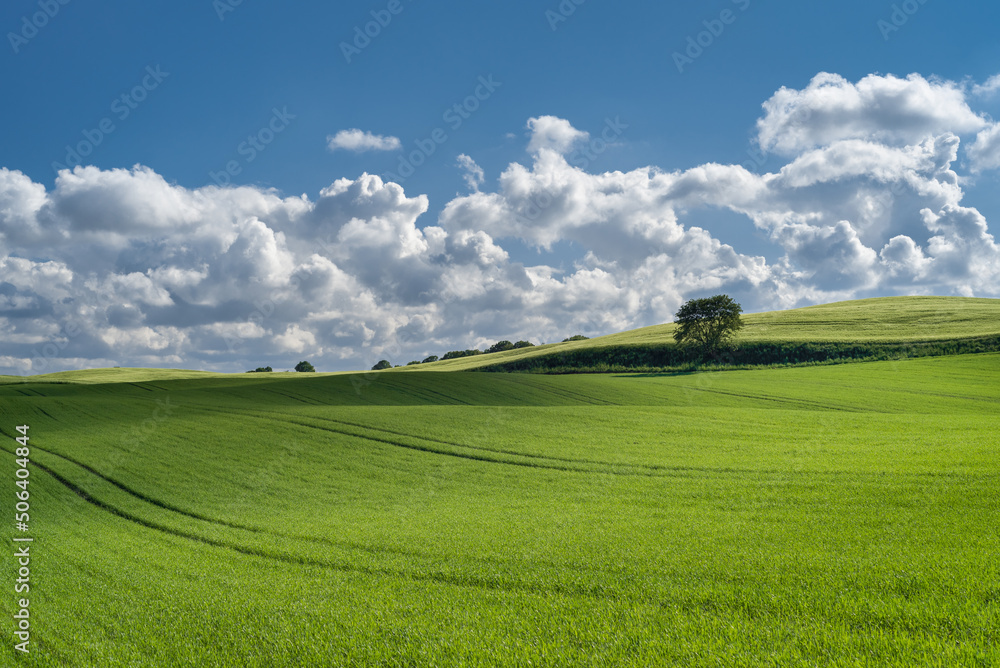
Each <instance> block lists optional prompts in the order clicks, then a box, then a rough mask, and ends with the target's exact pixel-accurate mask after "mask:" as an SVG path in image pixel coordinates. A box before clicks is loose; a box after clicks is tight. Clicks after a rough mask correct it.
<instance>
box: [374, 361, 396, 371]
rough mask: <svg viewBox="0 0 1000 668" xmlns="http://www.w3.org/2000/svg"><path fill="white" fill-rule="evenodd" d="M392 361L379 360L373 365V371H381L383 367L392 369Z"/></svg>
mask: <svg viewBox="0 0 1000 668" xmlns="http://www.w3.org/2000/svg"><path fill="white" fill-rule="evenodd" d="M391 368H392V363H391V362H390V361H389V360H379V361H378V362H377V363H376V364H375V366H373V367H372V371H381V370H382V369H391Z"/></svg>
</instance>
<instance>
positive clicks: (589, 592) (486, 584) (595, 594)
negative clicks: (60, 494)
mask: <svg viewBox="0 0 1000 668" xmlns="http://www.w3.org/2000/svg"><path fill="white" fill-rule="evenodd" d="M32 466H33V467H35V468H37V469H39V470H41V471H43V472H45V473H47V474H48V475H50V476H51V477H52V479H53V480H55V481H56V482H58V483H59V484H61V485H62V486H63V487H65V488H66V489H68V490H69V491H71V492H73V494H75V495H76V496H77V497H79V498H80V499H82V500H83V501H85V502H86V503H88V504H90V505H92V506H94V507H96V508H98V509H100V510H102V511H104V512H106V513H109V514H111V515H113V516H115V517H118V518H120V519H123V520H125V521H127V522H130V523H133V524H137V525H139V526H142V527H144V528H147V529H150V530H151V531H156V532H158V533H162V534H166V535H170V536H174V537H177V538H183V539H186V540H190V541H192V542H197V543H201V544H204V545H208V546H211V547H217V548H221V549H227V550H232V551H233V552H237V553H239V554H243V555H245V556H250V557H257V558H261V559H267V560H270V561H276V562H279V563H285V564H290V565H293V566H313V567H316V568H322V569H325V570H333V571H337V572H342V573H360V574H365V575H373V576H379V577H393V578H403V579H406V580H412V581H417V582H435V583H439V584H445V585H451V586H456V587H471V588H476V589H484V590H490V591H505V592H511V593H514V592H520V593H530V594H557V595H563V596H583V597H588V598H596V599H603V600H612V599H617V598H619V597H618V596H615V595H613V594H611V593H610V592H608V591H607V589H606V588H604V587H601V586H600V585H593V586H591V587H580V586H559V585H557V586H542V585H535V584H530V583H516V582H509V581H502V580H501V578H500V577H495V578H486V577H480V576H472V575H467V576H460V575H449V574H446V573H427V574H424V573H414V572H408V571H405V570H395V569H392V568H379V567H365V566H360V565H357V564H353V565H352V564H346V563H335V562H332V561H323V560H321V559H317V558H315V557H311V556H307V555H294V554H285V553H277V552H270V551H268V550H265V549H262V548H255V547H251V546H247V545H240V544H237V543H232V542H229V541H225V540H220V539H217V538H209V537H207V536H200V535H198V534H196V533H192V532H189V531H183V530H181V529H176V528H174V527H169V526H164V525H163V524H160V523H158V522H154V521H152V520H149V519H145V518H142V517H139V516H138V515H135V514H133V513H130V512H128V511H126V510H122V509H121V508H118V507H116V506H114V505H112V504H110V503H108V502H106V501H103V500H101V499H99V498H97V497H95V496H93V495H91V494H90V493H89V492H88V491H87V490H85V489H84V488H82V487H81V486H79V485H77V484H76V483H74V482H73V481H72V480H70V479H69V478H66V477H65V476H63V475H61V474H60V473H58V472H56V471H55V470H53V469H51V468H50V467H48V466H45V465H44V464H40V463H38V462H36V461H32ZM270 535H272V536H274V537H277V538H296V539H300V540H301V539H304V540H315V541H317V542H324V543H329V544H332V545H335V546H337V547H343V546H344V545H340V544H337V543H334V542H332V541H324V540H322V539H318V538H317V539H310V538H302V537H293V536H284V535H281V534H270ZM347 547H349V548H357V546H355V545H352V544H347ZM361 549H365V551H368V552H371V553H373V554H376V555H377V554H378V553H383V552H389V553H397V554H402V555H406V556H418V557H427V555H422V554H419V553H414V552H406V551H403V550H393V549H391V548H371V547H368V548H361ZM478 561H483V560H478ZM488 561H489V560H486V562H487V563H488Z"/></svg>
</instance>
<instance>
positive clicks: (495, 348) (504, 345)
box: [486, 341, 514, 353]
mask: <svg viewBox="0 0 1000 668" xmlns="http://www.w3.org/2000/svg"><path fill="white" fill-rule="evenodd" d="M505 350H514V344H513V343H511V342H510V341H497V342H496V343H494V344H493V345H492V346H490V347H489V348H488V349H487V350H486V352H487V353H502V352H503V351H505Z"/></svg>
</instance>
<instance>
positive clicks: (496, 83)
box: [0, 0, 1000, 373]
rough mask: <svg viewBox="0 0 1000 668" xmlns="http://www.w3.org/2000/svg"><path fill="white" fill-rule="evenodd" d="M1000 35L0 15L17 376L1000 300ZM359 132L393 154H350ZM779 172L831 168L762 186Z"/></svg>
mask: <svg viewBox="0 0 1000 668" xmlns="http://www.w3.org/2000/svg"><path fill="white" fill-rule="evenodd" d="M675 5H682V6H675ZM46 12H47V14H46ZM378 19H381V21H382V23H383V24H385V25H377V24H375V23H372V22H373V21H377V20H378ZM998 19H1000V7H995V6H993V5H984V4H982V3H970V2H954V3H944V2H940V0H926V1H925V2H923V3H921V2H919V0H910V1H909V2H904V3H891V2H887V3H880V2H870V1H868V2H860V1H848V2H840V3H793V2H771V3H764V2H761V1H758V0H719V1H716V2H706V3H654V2H634V3H601V2H597V1H596V0H586V1H585V2H582V3H579V4H577V2H574V1H573V0H565V1H564V2H562V3H559V2H554V1H553V2H516V1H515V2H506V3H486V2H478V3H468V2H465V3H457V2H435V3H430V2H420V0H398V2H389V0H382V1H376V2H365V3H320V2H300V3H294V4H292V5H280V6H279V5H276V4H273V3H261V2H253V1H252V0H244V1H243V2H241V3H239V4H238V5H237V4H234V0H219V1H218V2H214V3H213V2H212V1H210V0H200V1H198V2H181V3H165V2H146V3H125V2H107V3H102V4H101V5H100V6H94V5H93V3H84V2H80V1H79V0H70V1H69V2H66V3H65V4H62V3H61V2H59V0H41V2H39V1H38V0H35V1H34V2H22V1H20V0H18V1H14V2H8V3H6V4H5V5H4V7H3V9H2V10H0V27H2V28H3V31H4V34H5V36H6V39H5V44H4V47H3V49H2V50H3V54H2V56H0V57H2V58H3V59H4V66H3V69H2V74H0V77H2V79H0V80H2V83H3V86H4V90H5V92H6V99H7V100H8V104H7V105H5V118H6V121H7V122H6V123H5V124H4V129H3V132H2V133H0V156H2V162H0V168H2V169H4V170H6V171H5V173H4V174H5V178H4V179H3V180H0V234H2V235H3V236H2V237H0V244H2V245H0V258H3V260H2V261H3V262H4V264H3V269H2V271H0V299H3V301H2V302H0V334H2V336H0V372H7V373H37V372H42V371H51V370H56V369H61V368H76V367H79V366H102V365H107V364H111V363H115V364H122V365H147V366H149V365H155V366H179V367H192V368H211V369H219V370H227V371H238V370H241V369H242V368H243V367H248V368H249V367H253V366H257V365H258V363H259V364H270V365H272V366H274V367H275V368H288V367H290V366H292V365H294V363H295V362H296V361H298V358H306V357H308V358H309V359H311V360H313V361H314V362H317V361H318V362H319V363H318V364H317V366H318V367H320V368H322V369H329V370H333V369H348V368H362V367H367V366H370V365H371V364H372V363H373V362H374V361H376V360H377V359H379V358H380V357H386V356H388V357H391V359H392V361H393V362H395V363H405V362H406V361H409V360H410V359H414V358H420V357H421V356H424V355H425V354H440V353H442V352H444V351H445V350H449V349H455V348H465V347H470V346H474V345H481V344H483V343H485V342H489V341H495V340H497V339H500V338H511V339H513V338H515V337H516V338H530V339H531V340H534V341H536V342H537V341H541V340H548V341H551V340H558V339H559V338H562V337H563V336H569V335H571V334H575V333H580V332H582V333H586V334H591V335H594V334H601V333H609V332H611V331H615V330H617V329H624V328H628V327H634V326H641V325H647V324H653V323H654V322H662V321H668V320H669V319H670V314H671V313H672V312H673V311H674V310H676V308H677V306H679V304H680V303H681V301H682V300H683V299H686V298H690V297H695V296H705V295H706V294H710V293H714V292H716V291H726V290H728V291H729V292H731V293H734V294H736V295H737V296H738V297H740V298H741V299H742V301H743V303H744V306H745V307H746V308H747V310H766V309H771V308H787V307H791V306H798V305H804V304H809V303H816V302H822V301H830V300H833V299H839V298H851V297H861V296H871V295H879V294H929V293H943V294H965V295H977V296H997V295H996V288H995V287H994V286H995V285H996V284H997V282H996V278H997V276H996V275H995V274H992V273H991V272H994V271H997V260H996V257H995V256H994V255H993V254H992V253H994V251H995V246H991V245H990V244H991V243H992V236H991V234H992V232H993V230H994V228H995V226H994V225H993V224H991V223H992V221H994V220H997V219H998V217H1000V196H998V195H997V192H998V189H997V185H998V184H997V181H998V177H997V174H998V172H997V169H996V165H995V163H1000V158H997V156H996V153H997V151H998V150H1000V149H998V147H1000V132H995V125H994V119H997V118H1000V94H997V93H996V89H997V88H998V87H1000V86H997V85H996V80H994V82H993V83H992V84H991V83H990V82H991V78H992V77H994V76H995V75H997V74H998V73H1000V41H998V40H997V39H996V37H995V26H996V25H998V24H1000V21H998ZM376 26H377V29H376ZM366 28H368V31H369V33H371V34H373V35H374V36H373V37H370V38H369V39H368V41H367V43H366V42H365V41H364V40H363V39H362V40H361V41H355V40H356V37H357V34H358V33H359V32H363V31H364V30H365V29H366ZM699 41H700V42H701V45H700V46H692V44H697V43H698V42H699ZM345 44H348V45H351V47H345ZM352 47H353V48H352ZM358 47H361V48H358ZM345 53H346V54H347V55H345ZM678 54H681V56H683V58H682V57H681V56H679V55H678ZM678 63H680V65H681V67H678ZM822 73H827V75H828V76H827V78H826V79H817V76H818V75H821V74H822ZM834 76H836V77H839V78H835V79H834V78H829V77H834ZM484 81H485V82H489V85H486V84H484V83H482V82H484ZM783 88H784V89H786V90H787V91H789V95H788V96H785V97H783V98H781V100H780V101H781V104H783V105H784V107H781V108H779V105H777V102H778V101H779V100H778V98H779V96H778V93H779V91H781V90H782V89H783ZM477 92H478V93H479V99H477V98H476V94H477ZM123 96H125V97H124V98H123ZM470 96H471V97H470ZM831 96H832V97H831ZM769 100H771V101H775V105H772V109H771V111H770V112H768V111H767V110H766V109H765V108H764V107H763V106H762V105H764V103H765V102H768V101H769ZM463 103H464V104H466V109H465V110H464V112H456V111H454V105H456V104H459V105H461V104H463ZM827 105H829V106H828V108H829V109H832V110H833V111H832V112H831V114H830V115H829V117H827V115H826V114H825V112H824V108H827ZM838 105H839V106H838ZM782 109H784V111H782ZM449 110H452V111H450V112H449ZM837 110H840V111H837ZM806 112H808V113H806ZM459 113H461V115H460V116H459V115H458V114H459ZM783 114H784V115H783ZM803 114H805V115H803ZM456 119H459V120H460V121H461V122H460V124H459V123H458V122H457V121H456ZM532 119H534V120H532ZM790 123H791V125H789V124H790ZM803 123H804V129H803V127H801V124H803ZM796 124H798V125H796ZM350 130H357V131H358V134H359V135H360V136H362V137H363V138H364V137H381V138H383V140H382V148H387V150H365V151H361V150H356V149H357V148H359V147H358V146H356V145H355V146H354V148H340V149H339V150H331V147H330V138H331V137H334V136H336V135H337V133H338V132H342V131H350ZM435 133H436V134H435ZM584 133H586V136H585V134H584ZM602 133H604V137H605V138H609V139H610V141H607V142H603V141H601V140H600V139H601V137H602ZM768 133H770V134H768ZM796 133H797V134H796ZM791 135H795V136H796V137H797V139H795V140H785V139H782V137H788V136H791ZM445 136H446V137H447V138H446V139H443V141H442V138H443V137H445ZM250 137H256V142H254V140H248V138H250ZM435 137H436V138H437V139H438V140H439V141H434V138H435ZM951 137H954V138H955V140H954V141H952V140H951V139H950V138H951ZM370 141H372V142H373V141H374V140H370ZM851 142H854V143H851ZM928 142H929V143H928ZM376 143H377V142H376ZM255 144H256V145H255ZM422 146H423V147H430V146H433V149H434V150H433V153H432V154H430V155H426V154H427V153H429V151H428V150H426V149H424V148H421V147H422ZM921 146H923V149H920V150H918V149H919V147H921ZM68 149H72V150H68ZM76 149H81V151H77V152H87V153H88V155H86V156H82V155H81V156H80V158H79V162H80V163H82V167H81V168H80V170H78V173H76V174H74V173H73V172H72V171H70V172H67V173H66V174H65V178H64V179H63V181H61V182H57V170H58V169H59V168H61V167H62V166H66V167H73V166H75V162H76V159H75V156H74V155H73V151H75V150H76ZM414 151H417V152H418V153H419V154H418V155H417V156H416V158H417V160H418V161H420V162H422V164H421V165H420V166H419V167H417V168H416V169H415V170H414V173H413V174H412V176H409V177H407V178H405V179H403V178H402V177H400V176H399V175H400V164H401V160H402V161H410V160H411V158H412V157H413V156H414ZM816 151H819V152H820V153H810V152H816ZM921 151H922V153H921ZM918 153H919V154H920V155H917V154H918ZM845 155H849V156H850V157H849V158H847V157H845ZM952 155H953V158H951V159H949V156H952ZM459 156H466V157H464V158H462V159H461V160H462V161H463V164H464V165H465V166H464V167H463V166H461V165H460V164H459V160H460V158H459ZM858 156H867V157H866V158H864V159H863V160H862V159H861V158H859V157H858ZM941 156H944V157H941ZM907 160H909V161H910V162H909V163H906V164H903V163H905V162H906V161H907ZM796 161H799V162H796ZM845 161H846V162H852V161H853V162H852V165H853V166H852V167H851V168H850V169H847V171H846V172H845V171H843V169H841V171H839V172H838V171H837V169H840V168H842V167H843V165H844V163H845ZM901 161H902V162H901ZM935 161H937V162H935ZM818 163H822V168H820V167H817V166H816V165H817V164H818ZM712 164H714V165H718V166H719V169H707V170H705V169H702V170H701V171H697V170H698V169H699V168H700V166H703V165H712ZM137 165H139V166H141V168H139V169H138V170H137V169H135V166H137ZM789 165H798V167H797V169H799V171H800V172H801V171H802V170H807V168H808V169H811V170H813V171H812V172H810V174H811V176H803V175H802V174H798V176H795V174H791V173H789V174H788V175H786V177H785V178H784V180H783V181H782V180H773V179H772V180H767V179H766V178H764V177H766V175H769V174H770V175H779V174H781V170H782V169H783V168H787V167H788V166H789ZM838 165H839V166H840V167H838ZM227 167H231V168H232V169H231V170H230V171H231V172H232V173H230V174H225V175H223V173H224V172H225V170H226V169H227ZM480 169H481V173H482V178H481V179H479V178H476V177H474V176H470V174H475V173H477V170H480ZM741 169H742V170H744V172H745V173H743V172H740V170H741ZM470 170H471V171H470ZM817 170H818V172H821V174H819V175H817V173H818V172H817ZM886 170H889V171H892V170H895V171H892V174H890V175H888V176H887V172H886ZM793 171H794V169H793ZM943 173H947V175H945V176H942V174H943ZM364 174H367V175H370V176H369V177H366V178H365V179H363V178H362V175H364ZM504 174H505V175H507V176H506V180H503V179H501V175H504ZM950 174H954V175H955V177H954V179H952V177H951V176H950ZM616 175H619V176H616ZM658 175H659V176H658ZM671 175H673V176H671ZM749 175H754V176H756V177H760V178H759V179H758V180H757V181H754V180H753V179H751V178H750V176H749ZM371 176H377V177H379V178H378V179H377V180H373V179H371ZM342 179H346V180H348V181H349V183H348V181H344V182H343V185H342V186H338V187H332V186H333V184H335V182H338V181H339V180H342ZM470 179H471V180H470ZM921 179H923V180H922V181H921ZM389 181H396V182H398V185H399V186H401V187H402V190H400V189H398V188H396V187H395V186H393V187H392V188H389V187H388V185H387V184H388V182H389ZM951 181H954V182H953V183H952V182H951ZM688 182H690V183H688ZM935 184H945V185H946V186H947V187H944V186H941V187H939V186H938V185H935ZM219 186H224V187H222V188H220V187H219ZM942 188H943V189H942ZM40 189H41V190H40ZM324 189H329V190H327V191H325V192H326V193H327V194H326V195H323V194H322V193H323V192H324ZM692 189H694V190H692ZM699 189H700V190H699ZM880 192H881V193H882V194H884V197H882V195H880ZM303 195H304V196H305V199H304V200H303V199H301V196H303ZM540 197H541V201H543V202H544V201H547V199H552V200H553V201H554V203H553V204H551V205H547V206H543V207H541V209H539V210H538V211H537V214H535V213H533V209H532V207H533V206H534V205H537V204H538V202H539V201H540V200H539V198H540ZM825 198H829V199H828V200H827V199H825ZM880 198H881V199H880ZM862 200H865V202H867V203H866V204H864V206H865V207H867V209H866V210H865V211H867V212H864V211H862V212H860V213H859V211H860V210H859V209H852V210H846V209H845V210H838V211H837V212H836V215H834V214H833V213H829V212H830V210H831V209H837V207H838V206H840V205H841V204H843V203H844V202H845V201H857V202H861V201H862ZM869 200H870V201H869ZM5 202H6V204H4V203H5ZM142 202H146V203H148V207H147V208H144V207H143V206H142V205H141V204H140V203H142ZM872 202H875V204H874V205H873V204H872ZM636 203H642V206H639V205H638V204H636ZM859 206H860V205H859ZM872 206H875V207H876V208H878V207H881V208H879V211H881V212H882V213H879V212H875V213H872V212H871V210H870V209H871V208H872ZM810 207H811V208H810ZM925 211H926V212H927V213H926V214H925V213H924V212H925ZM588 212H590V213H594V212H596V213H594V216H593V218H592V219H590V218H588V217H587V216H588V215H590V213H588ZM973 212H974V213H973ZM828 213H829V216H828V215H827V214H828ZM831 216H832V217H831ZM879 216H881V218H879ZM977 216H978V217H977ZM824 217H828V218H829V219H828V220H827V219H825V218H824ZM861 218H864V220H861ZM515 219H516V220H515ZM980 219H981V220H980ZM351 221H356V222H355V223H354V224H353V225H352V223H351ZM942 230H945V231H943V232H942ZM949 230H950V231H949ZM949 235H952V236H949ZM956 235H957V236H956ZM970 235H971V236H970ZM317 239H320V240H321V241H322V243H320V244H319V245H317V242H316V240H317ZM934 239H937V241H935V240H934ZM244 244H245V246H246V247H245V248H244ZM713 244H714V245H713ZM720 244H721V248H716V247H715V246H719V245H720ZM237 251H238V252H237ZM827 251H829V252H828V253H827ZM824 253H826V255H824ZM838 253H839V255H838ZM948 253H951V255H948ZM963 254H964V255H965V256H966V257H967V258H972V259H970V260H969V263H967V265H966V266H962V267H959V266H957V265H956V262H957V260H956V259H955V257H957V256H959V255H963ZM238 260H242V261H244V262H246V263H248V264H252V265H253V266H252V267H250V266H247V267H244V266H241V265H240V264H239V262H238ZM699 263H700V264H699ZM262 267H266V268H267V270H266V271H264V269H262ZM227 272H228V273H227ZM303 304H305V306H304V305H303ZM255 314H256V315H255Z"/></svg>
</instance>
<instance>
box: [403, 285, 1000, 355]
mask: <svg viewBox="0 0 1000 668" xmlns="http://www.w3.org/2000/svg"><path fill="white" fill-rule="evenodd" d="M743 319H744V322H745V324H746V327H745V328H744V329H743V331H741V332H740V334H739V337H738V339H737V343H738V344H741V345H746V344H760V343H790V344H813V345H822V344H913V343H918V342H941V341H953V340H964V339H973V338H980V337H997V336H1000V299H976V298H965V297H880V298H875V299H861V300H855V301H846V302H837V303H833V304H823V305H819V306H808V307H805V308H798V309H791V310H787V311H771V312H767V313H750V314H745V315H744V316H743ZM673 333H674V326H673V324H664V325H654V326H652V327H643V328H641V329H635V330H631V331H627V332H621V333H617V334H609V335H607V336H601V337H596V338H593V339H589V340H586V341H569V342H566V343H553V344H547V345H543V346H535V347H533V348H526V349H520V350H509V351H506V352H502V353H491V354H489V355H476V356H474V357H463V358H459V359H454V360H444V361H439V362H432V363H430V364H421V365H414V366H410V367H401V368H400V369H395V370H394V371H403V370H405V371H410V372H412V371H414V370H423V371H467V370H471V369H478V368H483V367H487V366H491V365H497V364H511V363H514V362H518V361H524V360H530V359H533V358H539V357H544V356H550V355H562V354H568V353H575V354H578V353H581V352H584V351H594V350H602V349H603V350H611V349H618V348H622V347H648V346H673V345H674V340H673Z"/></svg>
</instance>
